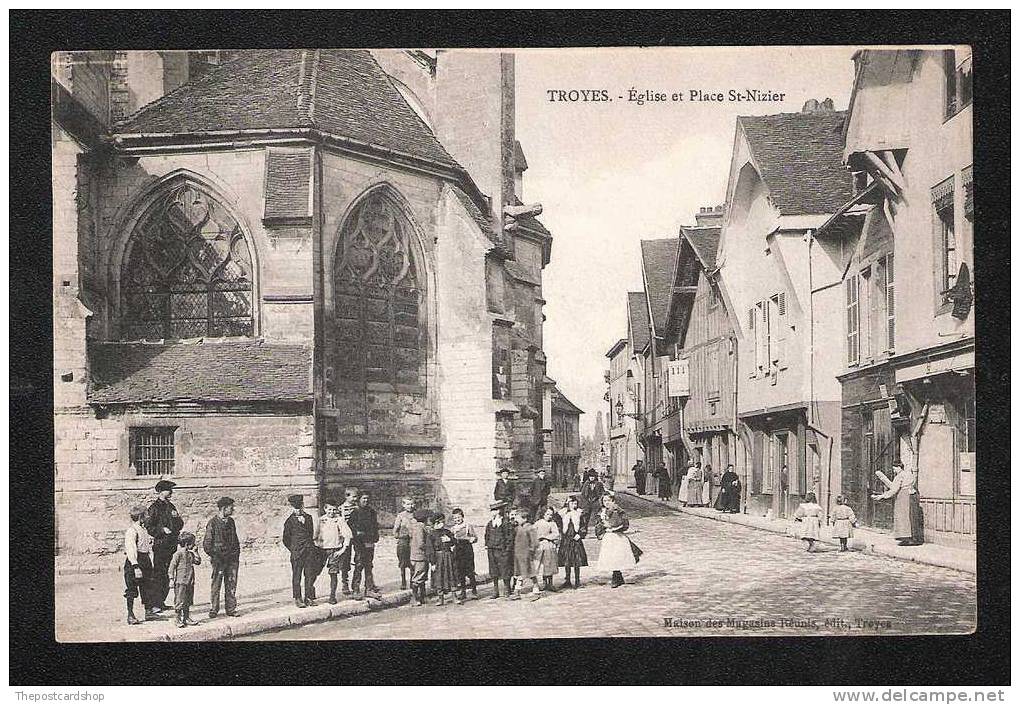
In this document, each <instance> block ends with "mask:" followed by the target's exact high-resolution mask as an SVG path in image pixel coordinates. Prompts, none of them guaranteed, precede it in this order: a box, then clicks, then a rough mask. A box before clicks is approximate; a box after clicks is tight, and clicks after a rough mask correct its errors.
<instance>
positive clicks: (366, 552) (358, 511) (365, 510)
mask: <svg viewBox="0 0 1020 705" xmlns="http://www.w3.org/2000/svg"><path fill="white" fill-rule="evenodd" d="M368 502H369V497H368V493H367V492H362V493H361V496H360V497H359V498H358V506H357V507H355V508H354V511H352V512H351V518H350V519H348V520H347V524H348V525H349V526H350V527H351V532H352V533H353V534H354V577H353V578H352V579H351V590H352V591H354V595H355V597H357V596H358V589H359V587H360V585H361V574H362V573H364V574H365V592H364V595H362V597H364V596H367V595H369V594H372V595H375V596H379V594H380V593H379V590H377V589H376V587H375V578H374V577H373V576H372V564H373V562H374V561H375V545H376V544H377V543H379V520H378V517H377V516H376V513H375V510H374V509H373V508H372V507H370V506H368Z"/></svg>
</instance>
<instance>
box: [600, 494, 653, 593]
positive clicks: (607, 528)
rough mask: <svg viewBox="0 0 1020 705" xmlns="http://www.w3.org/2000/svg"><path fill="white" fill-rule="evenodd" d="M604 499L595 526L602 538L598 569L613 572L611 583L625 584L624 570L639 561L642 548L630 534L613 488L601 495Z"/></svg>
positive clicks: (625, 515)
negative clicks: (603, 495)
mask: <svg viewBox="0 0 1020 705" xmlns="http://www.w3.org/2000/svg"><path fill="white" fill-rule="evenodd" d="M602 502H603V504H604V505H605V506H604V507H603V509H602V512H601V513H600V516H599V522H598V523H597V524H596V526H595V535H596V536H597V537H598V538H600V539H601V540H602V546H601V547H600V548H599V570H600V571H605V572H608V573H611V574H612V582H611V583H610V587H613V588H618V587H620V586H621V585H623V584H624V580H623V571H625V570H627V569H629V568H633V567H634V566H635V565H637V563H638V561H639V560H641V554H642V551H641V549H640V548H638V547H637V545H636V544H635V543H634V542H633V541H631V540H630V538H629V537H628V536H627V533H626V532H627V530H628V529H630V519H629V518H627V514H626V512H624V511H623V509H622V508H621V507H620V506H619V505H618V504H617V503H616V495H615V494H613V493H611V492H610V493H608V494H606V496H605V497H603V498H602Z"/></svg>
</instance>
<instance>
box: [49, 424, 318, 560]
mask: <svg viewBox="0 0 1020 705" xmlns="http://www.w3.org/2000/svg"><path fill="white" fill-rule="evenodd" d="M54 423H55V428H54V432H55V439H56V446H55V449H54V460H55V464H54V471H55V476H54V479H55V488H56V510H57V511H56V522H57V536H56V546H57V552H58V553H60V554H65V553H71V554H108V553H115V552H117V551H119V550H121V549H122V536H123V533H124V529H125V528H126V527H127V525H128V523H129V519H128V512H129V511H130V509H131V507H132V506H134V505H136V504H148V503H149V502H151V501H152V500H153V499H154V492H153V488H154V486H155V483H156V481H157V480H159V479H161V477H163V476H137V475H135V474H133V471H132V468H131V459H130V457H129V455H130V451H129V448H130V441H129V436H130V430H129V429H130V428H131V427H132V426H142V425H144V426H172V427H175V428H176V431H175V467H174V472H173V473H172V474H171V475H166V477H168V478H171V479H173V481H174V482H176V483H177V485H178V486H177V489H176V491H175V495H174V502H175V504H177V506H178V508H179V509H180V511H181V514H182V515H183V516H184V517H185V519H186V526H185V528H186V529H187V530H188V531H194V532H196V533H197V534H198V535H199V538H200V539H201V535H202V531H203V530H204V527H205V523H206V521H207V520H208V518H209V517H210V516H212V515H213V514H214V513H215V512H216V500H217V499H218V498H219V497H221V496H223V495H229V496H231V497H233V498H234V499H235V501H236V502H237V509H236V510H235V512H236V514H235V516H236V520H237V523H238V534H239V535H240V538H241V540H242V542H243V543H244V544H245V545H246V546H249V547H256V548H257V547H260V546H272V545H275V544H276V543H277V542H278V540H279V536H280V533H281V531H282V525H283V518H285V515H286V513H287V511H288V510H287V503H286V498H287V496H288V495H289V494H293V493H303V494H305V495H306V502H307V504H308V505H309V506H315V505H316V489H317V488H316V480H315V473H314V467H313V454H314V439H313V432H312V417H311V414H310V413H308V410H307V409H305V410H304V411H301V410H299V409H293V410H289V411H286V410H280V411H277V412H275V413H274V412H273V411H271V410H252V409H247V410H240V409H238V410H232V411H227V410H221V411H219V412H218V413H215V412H209V411H203V410H193V411H190V412H186V411H181V410H163V411H157V410H154V409H149V410H140V409H131V410H127V411H114V412H111V413H109V414H107V415H103V416H97V414H95V413H93V412H91V411H90V410H88V409H79V410H77V411H73V410H64V411H62V412H58V413H57V414H56V416H55V419H54Z"/></svg>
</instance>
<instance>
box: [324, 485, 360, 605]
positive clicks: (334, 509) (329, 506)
mask: <svg viewBox="0 0 1020 705" xmlns="http://www.w3.org/2000/svg"><path fill="white" fill-rule="evenodd" d="M325 505H326V506H325V511H326V513H325V514H323V515H322V517H321V518H320V519H319V531H318V534H317V535H316V537H315V542H316V544H318V546H319V548H321V549H322V551H323V552H324V553H325V554H326V570H327V571H328V572H329V604H331V605H335V604H336V588H337V580H338V573H339V572H340V561H341V560H342V558H343V556H344V554H345V553H347V552H348V551H350V548H351V541H352V540H353V537H354V535H353V533H352V532H351V527H350V526H348V524H347V522H346V521H344V518H343V515H342V514H340V507H339V505H338V504H337V502H336V500H335V499H328V500H326V501H325ZM347 555H348V556H349V555H350V553H347Z"/></svg>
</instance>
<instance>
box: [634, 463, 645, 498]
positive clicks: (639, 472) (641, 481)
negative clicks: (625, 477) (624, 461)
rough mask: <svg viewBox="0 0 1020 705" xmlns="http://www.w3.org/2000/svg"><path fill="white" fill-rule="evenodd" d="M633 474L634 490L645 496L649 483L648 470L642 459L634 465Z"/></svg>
mask: <svg viewBox="0 0 1020 705" xmlns="http://www.w3.org/2000/svg"><path fill="white" fill-rule="evenodd" d="M631 472H632V473H634V490H635V491H636V492H637V493H638V494H639V495H643V494H644V493H645V483H646V482H647V481H648V470H646V469H645V464H644V463H643V462H642V461H641V459H640V458H638V461H637V462H636V463H634V467H632V468H631Z"/></svg>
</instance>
